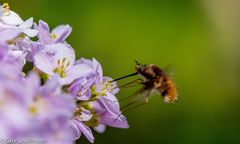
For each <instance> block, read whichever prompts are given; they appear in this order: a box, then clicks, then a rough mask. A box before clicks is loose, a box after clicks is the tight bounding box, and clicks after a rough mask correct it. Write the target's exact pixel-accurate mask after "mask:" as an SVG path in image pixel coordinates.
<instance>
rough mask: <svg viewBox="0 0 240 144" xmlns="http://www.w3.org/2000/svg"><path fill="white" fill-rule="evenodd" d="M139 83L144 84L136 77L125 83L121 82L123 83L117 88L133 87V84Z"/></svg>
mask: <svg viewBox="0 0 240 144" xmlns="http://www.w3.org/2000/svg"><path fill="white" fill-rule="evenodd" d="M139 84H144V81H143V79H141V78H138V79H136V80H133V81H131V82H129V83H126V84H123V85H121V86H119V88H128V87H133V86H136V85H139Z"/></svg>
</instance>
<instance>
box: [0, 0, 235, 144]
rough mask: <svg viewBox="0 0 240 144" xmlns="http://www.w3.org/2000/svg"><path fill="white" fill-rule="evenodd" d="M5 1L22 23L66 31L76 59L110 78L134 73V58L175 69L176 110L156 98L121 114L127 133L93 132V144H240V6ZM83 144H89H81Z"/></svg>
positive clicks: (208, 0) (189, 0)
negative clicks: (89, 61) (96, 65)
mask: <svg viewBox="0 0 240 144" xmlns="http://www.w3.org/2000/svg"><path fill="white" fill-rule="evenodd" d="M1 2H3V1H2V0H1ZM5 2H8V3H9V4H10V7H11V9H13V10H14V11H16V12H17V13H18V14H19V15H20V16H21V17H22V18H23V19H27V18H29V17H32V16H33V17H34V19H35V21H37V20H39V19H43V20H45V21H47V22H48V23H49V25H50V27H51V28H54V27H55V26H56V25H59V24H70V25H71V26H72V27H73V32H72V34H71V36H70V37H69V39H68V42H69V43H70V44H71V45H72V47H73V48H75V50H76V53H77V56H78V57H86V58H92V57H95V58H96V59H97V60H99V61H100V63H101V64H102V67H103V69H104V74H105V75H107V76H111V77H113V78H117V77H120V76H123V75H125V74H129V73H131V72H133V71H134V65H135V63H134V59H136V60H138V61H140V62H141V63H144V64H148V63H154V64H157V65H159V66H160V67H165V66H166V65H171V67H173V68H174V73H175V74H174V75H173V79H174V81H175V82H176V84H177V87H178V90H179V101H178V103H176V104H174V105H171V106H169V105H167V104H164V103H163V102H162V100H161V97H160V96H157V95H153V96H152V97H151V98H150V101H149V103H148V104H147V105H145V106H142V107H139V108H137V109H134V110H132V111H129V112H128V113H126V116H127V118H128V121H129V124H130V128H129V129H113V128H108V129H107V131H106V132H105V133H104V134H97V133H94V135H95V137H96V139H95V143H96V144H112V143H114V144H124V143H125V144H161V143H162V144H203V143H206V144H213V143H217V144H222V143H223V144H224V143H232V144H236V143H240V112H239V110H240V109H239V108H240V103H239V100H240V87H239V84H240V82H239V81H240V76H239V75H238V74H239V72H240V50H239V46H240V17H239V13H240V1H237V0H121V1H120V0H119V1H118V0H115V1H114V0H112V1H110V0H78V1H77V0H75V1H74V0H68V1H61V0H51V1H50V0H9V1H5ZM127 81H129V80H125V81H123V83H124V82H127ZM136 89H137V87H136V88H129V89H122V90H121V92H120V93H119V94H118V95H117V96H118V98H122V97H125V96H129V95H130V94H132V93H133V92H134V91H135V90H136ZM82 143H88V142H87V141H86V139H85V138H83V137H82Z"/></svg>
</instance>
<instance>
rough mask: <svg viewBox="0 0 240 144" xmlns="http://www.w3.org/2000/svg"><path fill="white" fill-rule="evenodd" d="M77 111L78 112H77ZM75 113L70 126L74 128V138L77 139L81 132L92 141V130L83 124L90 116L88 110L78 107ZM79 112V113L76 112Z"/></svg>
mask: <svg viewBox="0 0 240 144" xmlns="http://www.w3.org/2000/svg"><path fill="white" fill-rule="evenodd" d="M78 111H79V112H78ZM76 112H77V114H75V115H74V116H73V119H72V128H73V130H74V137H75V139H79V138H80V137H81V135H82V134H84V136H85V137H86V138H87V139H88V140H89V141H90V142H91V143H93V142H94V137H93V134H92V130H91V129H90V128H89V127H88V126H87V125H85V124H84V122H86V121H89V120H90V119H91V118H92V114H91V113H90V111H88V110H86V109H84V108H82V107H80V108H78V109H77V111H76ZM78 113H80V114H78Z"/></svg>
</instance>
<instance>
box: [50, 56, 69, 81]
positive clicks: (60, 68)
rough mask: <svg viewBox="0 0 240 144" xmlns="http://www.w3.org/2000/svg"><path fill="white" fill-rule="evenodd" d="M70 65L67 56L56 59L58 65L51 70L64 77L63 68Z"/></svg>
mask: <svg viewBox="0 0 240 144" xmlns="http://www.w3.org/2000/svg"><path fill="white" fill-rule="evenodd" d="M69 65H70V61H69V60H67V58H63V59H62V60H61V59H58V65H57V67H56V68H55V69H54V70H53V72H54V73H58V74H59V75H60V77H61V78H64V77H66V74H65V70H66V68H67V67H68V66H69Z"/></svg>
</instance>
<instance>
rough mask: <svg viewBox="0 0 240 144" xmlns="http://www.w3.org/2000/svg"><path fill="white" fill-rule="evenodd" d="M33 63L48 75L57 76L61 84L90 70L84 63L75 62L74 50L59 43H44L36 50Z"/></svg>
mask: <svg viewBox="0 0 240 144" xmlns="http://www.w3.org/2000/svg"><path fill="white" fill-rule="evenodd" d="M34 65H35V66H36V68H38V69H39V70H40V71H42V72H44V73H45V74H47V75H49V76H50V77H52V76H58V78H59V82H60V83H61V84H62V85H67V84H70V83H71V82H73V81H74V80H75V79H77V78H79V77H81V76H84V75H86V74H88V73H89V72H91V71H92V69H91V68H90V67H89V66H88V65H86V64H75V53H74V50H73V49H72V48H70V47H68V46H66V45H64V44H61V43H58V44H52V45H46V47H45V48H44V49H43V50H40V51H38V52H36V53H35V55H34Z"/></svg>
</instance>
